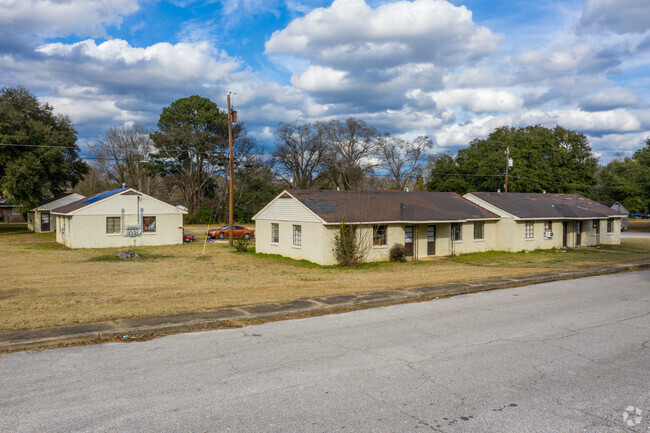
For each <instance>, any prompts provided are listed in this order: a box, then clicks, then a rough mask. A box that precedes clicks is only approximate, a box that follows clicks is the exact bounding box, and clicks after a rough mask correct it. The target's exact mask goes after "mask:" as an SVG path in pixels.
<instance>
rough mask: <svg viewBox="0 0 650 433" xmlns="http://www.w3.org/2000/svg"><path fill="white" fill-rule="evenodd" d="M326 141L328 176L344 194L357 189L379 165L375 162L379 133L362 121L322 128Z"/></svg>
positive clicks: (334, 122)
mask: <svg viewBox="0 0 650 433" xmlns="http://www.w3.org/2000/svg"><path fill="white" fill-rule="evenodd" d="M323 127H324V128H325V137H326V140H327V147H328V149H327V153H326V155H325V158H324V168H325V170H324V172H323V174H322V175H323V176H325V177H326V178H327V179H328V180H329V181H330V183H331V184H333V185H334V186H336V187H339V188H340V189H343V190H350V189H355V188H357V187H358V186H360V185H361V182H362V181H363V179H364V177H365V176H366V175H368V174H370V173H372V172H373V170H374V168H375V167H377V166H378V165H379V162H378V161H375V160H373V157H374V156H375V155H376V150H377V130H376V129H375V128H374V127H372V126H368V125H367V124H366V122H364V121H363V120H358V119H355V118H352V117H351V118H349V119H348V120H346V121H345V122H341V121H339V120H331V121H329V122H327V123H324V124H323Z"/></svg>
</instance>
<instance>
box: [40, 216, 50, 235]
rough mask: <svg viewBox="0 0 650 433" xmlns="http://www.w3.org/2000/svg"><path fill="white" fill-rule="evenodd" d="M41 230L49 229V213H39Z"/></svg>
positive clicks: (47, 230)
mask: <svg viewBox="0 0 650 433" xmlns="http://www.w3.org/2000/svg"><path fill="white" fill-rule="evenodd" d="M41 231H42V232H49V231H50V214H49V213H42V214H41Z"/></svg>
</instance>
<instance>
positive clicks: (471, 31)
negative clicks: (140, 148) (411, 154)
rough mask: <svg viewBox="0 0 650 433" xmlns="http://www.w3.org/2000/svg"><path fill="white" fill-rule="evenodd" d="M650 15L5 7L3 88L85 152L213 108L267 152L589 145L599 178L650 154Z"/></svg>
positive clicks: (536, 6) (130, 4)
mask: <svg viewBox="0 0 650 433" xmlns="http://www.w3.org/2000/svg"><path fill="white" fill-rule="evenodd" d="M649 16H650V2H648V1H639V0H561V1H560V0H536V1H529V0H521V1H512V0H509V1H506V0H492V1H485V0H413V1H380V0H365V1H364V0H337V1H333V2H332V1H325V0H291V1H279V0H265V1H264V0H229V1H221V0H59V1H46V0H0V85H1V86H3V87H5V86H9V87H10V86H17V85H22V86H24V87H26V88H28V89H29V90H30V91H32V93H34V94H35V95H36V96H37V97H39V98H41V99H43V100H47V101H48V102H49V103H50V104H51V105H52V106H53V107H54V108H55V110H56V111H57V112H60V113H64V114H67V115H69V116H70V118H71V119H72V121H73V123H74V125H75V127H76V128H77V129H78V131H79V134H78V136H79V141H80V144H81V145H82V147H85V146H87V145H88V144H92V143H93V142H94V141H95V140H96V139H97V138H98V137H99V135H100V134H102V132H104V131H106V130H107V129H108V128H110V127H113V126H119V125H122V124H129V123H134V122H135V123H140V124H142V125H144V126H145V127H146V128H149V129H154V128H155V125H156V123H157V120H158V116H159V115H160V112H161V110H162V108H163V107H165V106H167V105H169V104H170V103H171V102H172V101H174V100H176V99H178V98H182V97H185V96H189V95H192V94H199V95H201V96H204V97H208V98H210V99H212V100H213V101H215V102H216V103H217V104H218V105H219V106H220V107H224V106H225V98H226V96H225V95H226V93H227V92H228V91H232V92H235V93H236V95H235V96H234V102H235V105H236V108H237V110H238V111H239V118H240V120H242V121H245V122H246V125H247V127H248V129H249V131H250V132H251V134H252V135H253V136H254V137H255V138H256V139H257V140H258V142H259V143H260V145H261V146H263V147H264V148H266V149H267V150H271V149H272V148H273V143H274V139H273V131H274V130H275V128H276V127H277V124H278V122H280V121H287V122H288V121H292V120H294V119H297V118H301V119H304V120H306V121H316V120H330V119H335V118H339V119H344V118H347V117H350V116H353V117H357V118H360V119H363V120H365V121H367V122H368V123H370V124H372V125H374V126H376V127H377V129H378V130H380V131H382V132H390V133H392V134H396V135H401V136H404V137H411V136H416V135H421V134H426V135H428V136H429V137H431V138H432V140H433V142H434V149H433V153H439V152H445V151H450V152H455V151H456V150H457V149H458V148H460V147H464V146H467V145H468V144H469V142H470V141H471V140H472V139H474V138H477V137H484V136H486V135H488V134H489V133H490V131H492V130H493V129H494V128H496V127H499V126H502V125H511V126H524V125H530V124H542V125H544V126H548V127H553V126H555V125H556V124H560V125H562V126H564V127H566V128H569V129H574V130H578V131H581V132H584V133H585V134H586V135H587V136H588V137H589V140H590V143H591V145H592V148H593V150H594V152H595V153H596V155H597V156H599V158H600V162H601V163H606V162H608V161H609V160H611V159H612V158H614V157H615V156H616V155H619V154H623V155H629V154H631V153H632V152H634V150H636V149H638V148H639V147H641V146H642V144H643V141H644V140H645V139H646V138H648V137H650V107H649V105H648V103H649V101H650V99H649V98H650V73H649V72H648V71H650V21H649V20H648V19H647V17H649Z"/></svg>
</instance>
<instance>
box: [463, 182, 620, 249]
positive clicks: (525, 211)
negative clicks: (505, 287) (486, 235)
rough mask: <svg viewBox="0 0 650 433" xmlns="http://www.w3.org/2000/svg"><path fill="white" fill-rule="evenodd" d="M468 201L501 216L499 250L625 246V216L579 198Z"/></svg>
mask: <svg viewBox="0 0 650 433" xmlns="http://www.w3.org/2000/svg"><path fill="white" fill-rule="evenodd" d="M464 197H465V198H466V199H467V200H469V201H471V202H472V203H475V204H477V205H479V206H481V207H483V208H485V209H487V210H489V211H491V212H493V213H495V214H497V215H499V222H498V223H497V227H496V243H495V246H494V249H496V250H500V251H531V250H536V249H549V248H578V247H581V246H594V245H600V244H620V243H621V218H622V217H623V216H624V215H622V214H621V213H620V212H618V211H616V210H614V209H611V208H609V207H607V206H605V205H602V204H600V203H597V202H595V201H592V200H589V199H588V198H586V197H583V196H581V195H578V194H536V193H534V194H526V193H500V192H472V193H468V194H465V195H464Z"/></svg>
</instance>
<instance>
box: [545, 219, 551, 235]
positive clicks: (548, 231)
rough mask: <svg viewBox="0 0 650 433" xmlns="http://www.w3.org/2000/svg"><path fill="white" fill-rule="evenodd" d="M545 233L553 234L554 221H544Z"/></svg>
mask: <svg viewBox="0 0 650 433" xmlns="http://www.w3.org/2000/svg"><path fill="white" fill-rule="evenodd" d="M544 231H545V232H546V233H551V232H552V231H553V221H544Z"/></svg>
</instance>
